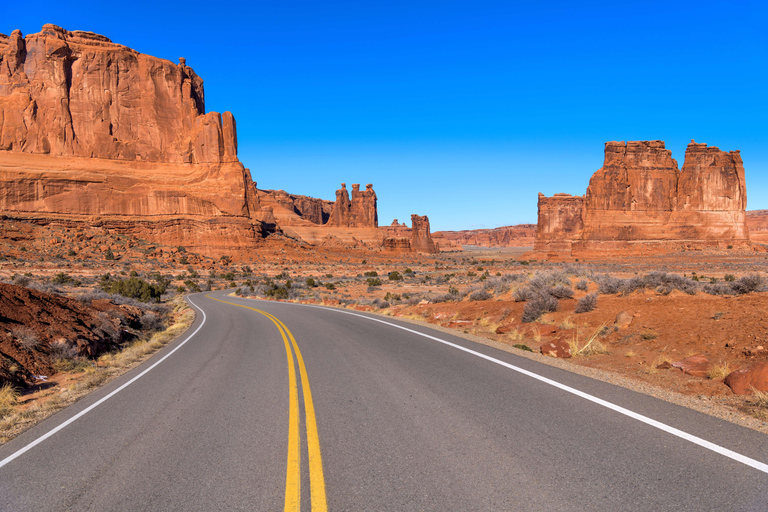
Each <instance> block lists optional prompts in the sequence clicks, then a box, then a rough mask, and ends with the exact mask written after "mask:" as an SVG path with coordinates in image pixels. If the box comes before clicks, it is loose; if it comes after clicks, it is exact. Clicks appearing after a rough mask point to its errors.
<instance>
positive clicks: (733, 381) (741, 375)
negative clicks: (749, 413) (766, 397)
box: [723, 361, 768, 395]
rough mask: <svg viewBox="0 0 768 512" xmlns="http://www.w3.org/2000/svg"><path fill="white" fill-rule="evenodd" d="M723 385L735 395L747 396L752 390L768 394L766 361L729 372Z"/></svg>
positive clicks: (767, 366) (767, 364)
mask: <svg viewBox="0 0 768 512" xmlns="http://www.w3.org/2000/svg"><path fill="white" fill-rule="evenodd" d="M723 383H725V385H726V386H728V387H729V388H731V390H732V391H733V392H734V393H736V394H737V395H749V394H751V393H752V392H753V389H756V390H758V391H765V392H768V361H763V362H761V363H756V364H753V365H750V366H748V367H746V368H742V369H740V370H736V371H734V372H731V373H729V374H728V376H726V377H725V380H724V381H723Z"/></svg>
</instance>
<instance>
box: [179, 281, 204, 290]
mask: <svg viewBox="0 0 768 512" xmlns="http://www.w3.org/2000/svg"><path fill="white" fill-rule="evenodd" d="M184 284H185V285H186V287H187V289H188V290H189V291H190V292H192V293H197V292H201V291H203V290H202V289H201V288H200V286H199V285H198V284H197V283H196V282H194V281H192V280H191V279H187V280H186V281H184Z"/></svg>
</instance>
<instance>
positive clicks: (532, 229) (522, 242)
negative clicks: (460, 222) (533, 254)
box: [432, 224, 536, 250]
mask: <svg viewBox="0 0 768 512" xmlns="http://www.w3.org/2000/svg"><path fill="white" fill-rule="evenodd" d="M432 238H433V239H435V240H439V245H440V249H441V250H446V248H448V247H449V246H450V247H451V248H454V249H461V246H464V245H472V246H478V247H533V242H534V240H535V238H536V225H535V224H518V225H516V226H502V227H498V228H491V229H468V230H464V231H436V232H434V233H432ZM443 241H445V242H446V243H445V247H443V244H444V242H443Z"/></svg>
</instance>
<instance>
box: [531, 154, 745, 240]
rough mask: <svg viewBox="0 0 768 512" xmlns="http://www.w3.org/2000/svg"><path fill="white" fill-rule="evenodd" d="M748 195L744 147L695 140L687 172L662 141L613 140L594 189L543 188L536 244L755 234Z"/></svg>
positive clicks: (727, 237)
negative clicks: (551, 191) (550, 192)
mask: <svg viewBox="0 0 768 512" xmlns="http://www.w3.org/2000/svg"><path fill="white" fill-rule="evenodd" d="M746 199H747V195H746V182H745V178H744V167H743V164H742V161H741V156H740V155H739V152H738V151H731V152H728V153H726V152H724V151H720V150H719V149H718V148H716V147H707V145H706V144H697V143H695V142H691V144H689V145H688V149H687V150H686V155H685V163H684V165H683V169H682V171H679V170H678V167H677V162H676V161H675V160H674V159H673V158H672V154H671V152H670V151H669V150H667V149H665V147H664V143H663V142H662V141H634V142H628V143H624V142H608V143H606V145H605V162H604V164H603V167H602V168H600V169H599V170H598V171H597V172H595V174H594V175H593V176H592V178H591V179H590V182H589V187H588V188H587V193H586V196H584V197H579V196H570V195H567V194H556V195H555V196H553V197H545V196H543V195H542V194H539V222H538V230H537V235H536V244H535V249H536V250H539V251H555V252H564V251H565V252H567V251H570V250H571V249H572V248H573V249H574V250H577V249H578V250H591V249H597V248H598V244H599V247H601V248H612V245H611V244H613V245H615V246H616V248H621V245H622V243H629V242H632V243H635V242H644V241H666V242H682V243H697V242H705V243H709V244H713V243H714V244H719V243H728V242H733V241H747V240H749V232H748V230H747V227H746V217H745V209H746Z"/></svg>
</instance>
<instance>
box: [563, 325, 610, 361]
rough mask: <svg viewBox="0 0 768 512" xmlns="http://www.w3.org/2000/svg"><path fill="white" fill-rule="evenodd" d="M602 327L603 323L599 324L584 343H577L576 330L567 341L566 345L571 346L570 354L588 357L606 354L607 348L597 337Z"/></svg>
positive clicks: (577, 334) (577, 335)
mask: <svg viewBox="0 0 768 512" xmlns="http://www.w3.org/2000/svg"><path fill="white" fill-rule="evenodd" d="M603 327H605V324H600V325H599V326H598V327H597V329H595V331H594V332H593V333H592V335H591V336H590V337H589V338H588V339H587V341H586V342H585V343H584V345H581V344H580V343H579V333H578V331H577V332H576V333H575V334H574V335H573V338H571V340H570V341H569V342H568V345H570V347H571V355H572V356H574V357H589V356H596V355H600V354H607V353H608V348H607V347H606V346H605V345H603V343H602V342H601V341H600V340H599V339H598V338H599V336H600V333H601V332H602V330H603Z"/></svg>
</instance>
